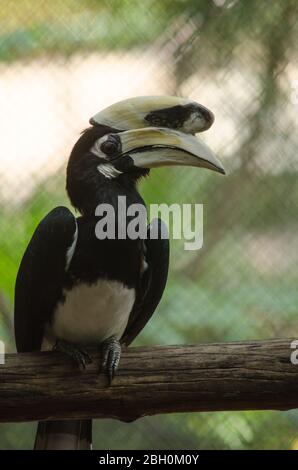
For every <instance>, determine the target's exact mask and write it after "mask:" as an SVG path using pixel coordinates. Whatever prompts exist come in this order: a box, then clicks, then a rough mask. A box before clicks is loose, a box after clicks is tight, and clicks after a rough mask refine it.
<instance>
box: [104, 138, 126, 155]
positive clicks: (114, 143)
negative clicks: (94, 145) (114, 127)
mask: <svg viewBox="0 0 298 470" xmlns="http://www.w3.org/2000/svg"><path fill="white" fill-rule="evenodd" d="M120 148H121V142H120V139H119V137H118V136H117V135H110V136H109V137H108V139H107V140H106V141H105V142H103V143H102V144H101V146H100V150H101V151H102V152H103V153H105V154H106V155H108V156H113V155H115V154H117V153H118V152H119V151H120Z"/></svg>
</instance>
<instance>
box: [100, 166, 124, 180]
mask: <svg viewBox="0 0 298 470" xmlns="http://www.w3.org/2000/svg"><path fill="white" fill-rule="evenodd" d="M97 169H98V171H99V173H101V174H102V175H104V176H105V177H106V178H109V179H111V178H117V176H119V175H121V174H122V171H119V170H117V169H116V168H115V167H114V166H113V165H112V164H111V163H101V164H100V165H98V167H97Z"/></svg>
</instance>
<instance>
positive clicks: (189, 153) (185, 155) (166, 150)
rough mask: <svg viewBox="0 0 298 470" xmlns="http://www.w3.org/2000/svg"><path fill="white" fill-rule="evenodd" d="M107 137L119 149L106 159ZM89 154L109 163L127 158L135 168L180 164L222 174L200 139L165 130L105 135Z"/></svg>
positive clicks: (150, 128)
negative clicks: (112, 139) (113, 139)
mask: <svg viewBox="0 0 298 470" xmlns="http://www.w3.org/2000/svg"><path fill="white" fill-rule="evenodd" d="M111 136H112V137H113V138H115V137H116V136H117V139H118V140H119V146H118V148H117V151H116V152H115V154H114V155H113V154H112V155H111V153H109V155H108V156H107V155H105V153H104V149H105V148H106V147H107V145H106V144H107V142H108V141H109V139H110V138H111ZM91 151H92V152H93V153H94V154H96V155H98V156H99V157H101V158H105V159H106V160H108V161H109V162H110V163H114V162H116V161H117V160H118V159H122V158H125V157H127V156H129V157H130V158H131V159H132V160H133V164H134V166H135V167H139V168H156V167H160V166H169V165H180V166H194V167H202V168H209V169H210V170H214V171H217V172H219V173H222V174H225V170H224V168H223V166H222V164H221V163H220V161H219V160H218V159H217V158H216V157H215V155H214V154H213V152H212V151H211V150H210V148H209V147H208V146H207V145H206V144H205V143H204V142H203V141H202V140H201V139H199V138H197V137H195V136H192V135H189V134H184V133H182V132H178V131H174V130H173V129H168V128H155V127H147V128H143V129H133V130H129V131H125V132H121V133H118V134H107V135H105V136H104V137H102V138H100V139H98V140H97V142H96V143H95V145H94V146H93V148H92V149H91Z"/></svg>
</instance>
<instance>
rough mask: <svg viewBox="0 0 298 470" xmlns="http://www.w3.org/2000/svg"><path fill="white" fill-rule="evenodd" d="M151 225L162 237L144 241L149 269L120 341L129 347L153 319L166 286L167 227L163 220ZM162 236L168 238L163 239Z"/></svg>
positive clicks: (143, 277)
mask: <svg viewBox="0 0 298 470" xmlns="http://www.w3.org/2000/svg"><path fill="white" fill-rule="evenodd" d="M152 226H155V227H157V230H158V234H159V237H158V238H157V239H151V238H150V237H149V238H148V239H147V240H146V241H145V258H146V262H147V264H148V267H147V269H146V270H145V272H144V274H143V276H142V279H141V283H140V286H139V288H138V289H137V297H136V301H135V304H134V307H133V309H132V312H131V314H130V317H129V321H128V324H127V327H126V329H125V331H124V333H123V336H122V338H121V342H122V343H124V344H126V345H128V344H130V343H131V342H132V341H133V340H134V339H135V337H136V336H137V335H138V334H139V333H140V331H141V330H142V329H143V328H144V326H145V325H146V323H147V322H148V321H149V320H150V318H151V316H152V315H153V313H154V311H155V309H156V307H157V305H158V304H159V302H160V300H161V297H162V294H163V291H164V289H165V287H166V283H167V278H168V270H169V252H170V246H169V239H168V234H167V228H166V225H165V224H164V223H163V222H162V221H161V220H160V219H154V220H153V221H152V222H151V227H152ZM148 230H149V228H148ZM162 235H163V237H165V236H166V238H162Z"/></svg>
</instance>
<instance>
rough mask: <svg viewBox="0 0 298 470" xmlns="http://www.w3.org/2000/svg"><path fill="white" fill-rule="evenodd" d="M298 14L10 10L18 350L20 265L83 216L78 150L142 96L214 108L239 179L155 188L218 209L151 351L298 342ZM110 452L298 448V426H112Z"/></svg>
mask: <svg viewBox="0 0 298 470" xmlns="http://www.w3.org/2000/svg"><path fill="white" fill-rule="evenodd" d="M297 13H298V3H297V1H296V0H284V1H281V0H279V1H275V0H273V1H272V2H260V1H257V0H250V1H245V0H238V1H237V0H184V1H183V0H171V1H170V0H163V1H154V0H146V1H144V2H140V1H136V0H130V1H128V0H127V1H125V0H109V1H103V0H85V1H82V0H80V1H79V0H51V1H50V0H45V1H42V0H40V1H34V0H18V1H17V2H16V1H7V0H5V1H4V0H0V107H1V113H0V129H1V131H0V132H1V139H0V155H1V156H0V215H1V224H0V338H1V339H4V340H5V341H6V344H7V350H10V351H13V350H14V342H13V336H12V311H13V289H14V282H15V276H16V272H17V269H18V265H19V262H20V259H21V256H22V253H23V251H24V249H25V247H26V245H27V243H28V241H29V239H30V237H31V235H32V233H33V231H34V229H35V227H36V225H37V224H38V222H39V220H40V219H41V218H42V217H43V216H44V215H45V214H46V213H47V211H49V210H50V209H52V208H53V207H54V206H55V205H58V204H59V205H60V204H66V205H68V201H67V199H66V195H65V190H64V187H65V176H64V175H65V165H66V161H67V157H68V155H69V152H70V150H71V147H72V145H73V144H74V142H75V140H76V139H77V138H78V136H79V132H80V130H82V129H83V128H85V127H87V126H88V119H89V118H90V117H91V116H92V115H93V114H94V113H96V112H97V111H99V110H100V109H102V108H103V107H105V106H107V105H109V104H111V103H113V102H115V101H118V100H120V99H123V98H126V97H129V96H134V95H142V94H144V95H146V94H177V95H182V96H188V97H191V98H193V99H195V100H197V101H199V102H201V103H203V104H205V105H206V106H207V107H209V108H210V109H211V110H212V111H213V112H214V113H215V116H216V121H215V124H214V125H213V127H212V128H211V129H210V130H209V131H208V132H207V133H206V135H205V134H204V135H203V138H204V139H205V140H206V142H207V143H208V144H209V145H210V146H211V147H212V148H213V150H215V151H216V153H217V154H218V155H219V157H220V158H221V160H222V161H223V163H224V166H225V168H226V170H227V172H228V176H226V177H222V176H220V175H217V174H215V173H214V174H213V173H212V172H208V171H204V170H201V171H198V170H194V169H187V168H186V169H184V168H183V169H182V168H176V169H174V168H167V169H162V170H155V171H152V172H151V173H152V174H151V177H150V178H149V179H147V180H146V181H144V182H143V183H142V184H141V192H142V194H143V195H144V197H145V200H146V201H147V202H148V203H149V202H152V203H153V202H154V203H160V202H168V203H172V202H178V203H187V202H192V203H194V202H196V203H203V204H204V246H203V248H202V249H201V250H199V251H188V252H187V251H184V250H183V241H177V240H174V241H172V243H171V246H172V252H171V266H170V276H169V282H168V287H167V290H166V292H165V295H164V297H163V300H162V302H161V304H160V306H159V307H158V310H157V312H156V314H155V316H154V317H153V318H152V320H151V322H150V323H149V324H148V325H147V327H146V328H145V330H144V331H143V332H142V334H141V335H140V337H139V338H138V340H137V341H136V342H135V344H148V345H149V344H150V345H154V344H179V343H197V342H208V341H226V340H229V341H230V340H244V339H264V338H275V337H287V336H291V337H294V336H295V335H296V336H297V334H298V291H297V285H298V283H297V281H298V270H297V264H298V246H297V225H298V223H297V201H298V185H297V184H295V182H296V179H297V171H298V159H297V148H298V132H297V130H298V129H297V127H298V123H297V109H298V108H297V105H298V60H297V59H298V54H297V52H298V51H297V49H298V47H297V29H298V28H297V23H298V21H297ZM295 39H296V40H295ZM0 380H1V375H0ZM218 393H219V394H220V393H221V391H220V389H219V390H218ZM0 406H1V405H0ZM34 431H35V424H7V425H0V448H2V449H16V448H17V449H23V448H31V447H32V444H33V436H34ZM94 448H95V449H101V448H108V449H114V448H119V449H135V448H141V449H142V448H143V449H144V448H155V449H158V448H162V449H172V448H173V449H174V448H176V449H178V448H185V449H188V448H198V449H296V448H297V449H298V413H297V412H296V411H291V412H252V411H250V412H231V413H229V412H221V413H201V414H198V413H192V414H173V415H168V416H156V417H150V418H143V419H140V420H138V421H137V422H135V423H132V424H122V423H119V422H117V421H113V420H103V421H97V422H96V424H95V433H94Z"/></svg>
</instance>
